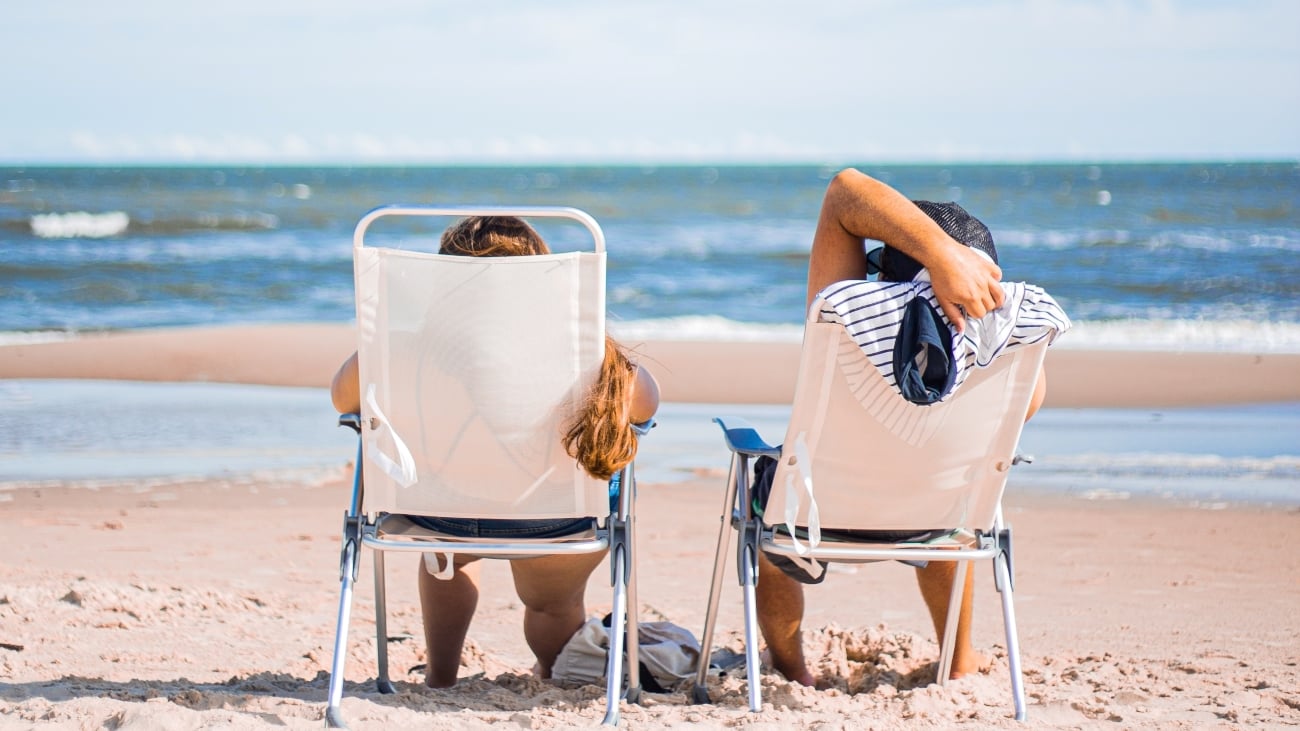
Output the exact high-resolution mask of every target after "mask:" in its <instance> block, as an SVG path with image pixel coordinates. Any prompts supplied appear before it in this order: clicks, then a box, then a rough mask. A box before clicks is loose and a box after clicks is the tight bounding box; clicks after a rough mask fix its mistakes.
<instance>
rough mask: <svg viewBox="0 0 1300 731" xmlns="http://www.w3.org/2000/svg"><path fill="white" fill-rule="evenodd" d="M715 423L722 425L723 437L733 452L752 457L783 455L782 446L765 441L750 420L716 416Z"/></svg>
mask: <svg viewBox="0 0 1300 731" xmlns="http://www.w3.org/2000/svg"><path fill="white" fill-rule="evenodd" d="M713 423H715V424H717V425H718V426H720V427H722V438H723V439H725V440H726V442H727V449H730V450H731V451H732V452H735V453H737V454H744V455H748V456H750V457H759V456H763V455H766V456H768V457H771V458H773V459H779V458H780V457H781V448H780V447H773V446H772V445H770V444H768V443H767V442H765V441H763V437H762V436H760V435H759V433H758V430H757V429H755V428H754V427H753V425H752V424H750V423H749V422H748V421H745V420H744V419H741V418H739V417H735V416H715V417H713Z"/></svg>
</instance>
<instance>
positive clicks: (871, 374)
mask: <svg viewBox="0 0 1300 731" xmlns="http://www.w3.org/2000/svg"><path fill="white" fill-rule="evenodd" d="M1046 348H1047V343H1046V341H1044V342H1043V343H1040V344H1038V345H1033V346H1029V347H1026V348H1021V349H1019V350H1015V351H1012V352H1009V353H1007V354H1004V355H1002V356H1001V357H999V358H998V359H997V360H996V361H994V363H993V364H991V365H990V366H989V367H988V368H983V369H978V370H976V371H975V372H974V373H972V374H971V375H970V377H969V378H968V379H967V380H966V382H965V384H963V385H962V387H961V389H960V390H959V391H958V392H957V393H955V394H954V395H953V396H952V397H951V398H949V399H948V400H946V401H943V402H939V403H936V404H931V405H928V406H921V405H917V404H913V403H911V402H908V401H906V400H905V399H904V398H903V397H902V396H901V395H900V394H899V393H898V391H897V390H896V389H895V388H894V387H893V386H890V385H889V384H888V383H887V382H886V381H885V380H884V378H883V377H882V376H881V375H880V371H879V370H878V369H877V368H876V367H875V366H873V365H872V364H871V363H870V362H869V361H868V360H867V359H866V357H865V356H864V355H863V353H862V350H861V349H860V348H859V347H858V346H857V344H856V343H854V342H853V340H852V339H851V338H850V337H849V335H848V334H847V333H846V332H845V330H844V328H843V327H841V326H840V325H838V324H834V323H808V325H807V327H806V330H805V333H804V345H803V352H802V356H801V362H800V368H799V380H798V383H797V385H796V390H795V402H794V408H793V410H792V412H791V417H790V426H789V428H788V430H787V433H786V438H785V443H784V449H783V457H782V459H781V462H780V463H779V465H778V467H777V472H776V475H775V476H774V480H773V485H772V487H773V489H772V496H771V499H770V501H769V503H768V509H767V510H766V511H765V513H764V515H765V519H766V521H767V522H768V523H769V524H770V525H774V524H780V523H783V522H784V516H785V509H786V504H787V498H788V497H790V496H791V495H790V491H789V490H788V488H787V484H790V485H793V486H795V487H797V488H798V489H802V488H801V485H802V482H801V481H802V480H803V477H804V472H803V471H801V470H800V466H799V465H798V457H797V455H796V454H795V449H793V448H792V447H793V445H795V444H796V442H797V441H798V440H800V439H801V438H802V441H803V442H804V444H805V445H806V447H807V452H808V454H809V455H810V456H811V457H812V470H811V477H812V481H813V491H814V496H815V499H816V501H817V506H818V509H819V512H820V525H821V527H822V528H823V529H836V528H838V529H861V530H871V529H879V530H907V529H914V528H915V529H927V530H928V529H955V528H969V529H988V528H989V527H990V526H991V525H992V523H993V517H994V513H995V511H996V510H997V506H998V503H999V501H1000V500H1001V498H1002V490H1003V488H1004V487H1005V485H1006V477H1007V470H1008V469H1009V468H1010V466H1011V460H1012V458H1013V456H1014V453H1015V448H1016V442H1017V441H1018V439H1019V437H1020V430H1021V427H1022V425H1023V421H1024V415H1025V413H1026V411H1027V409H1028V406H1029V399H1030V397H1031V396H1032V393H1033V387H1034V382H1035V379H1036V377H1037V374H1038V367H1039V364H1040V363H1041V362H1042V358H1043V355H1044V353H1045V352H1046ZM807 507H808V506H807V504H806V501H805V503H804V504H802V505H801V506H800V509H799V514H798V515H799V518H798V521H797V522H798V524H800V525H806V524H807Z"/></svg>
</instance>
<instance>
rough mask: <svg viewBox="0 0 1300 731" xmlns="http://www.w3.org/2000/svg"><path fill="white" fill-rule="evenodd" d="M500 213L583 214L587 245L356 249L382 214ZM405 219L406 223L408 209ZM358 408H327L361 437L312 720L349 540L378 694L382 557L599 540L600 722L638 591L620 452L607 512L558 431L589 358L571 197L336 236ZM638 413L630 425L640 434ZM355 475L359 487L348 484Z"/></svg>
mask: <svg viewBox="0 0 1300 731" xmlns="http://www.w3.org/2000/svg"><path fill="white" fill-rule="evenodd" d="M468 215H514V216H519V217H523V218H528V219H537V218H541V217H550V218H565V219H570V220H572V221H576V222H578V223H580V224H582V225H583V226H585V227H586V229H587V231H588V232H589V233H590V235H591V237H592V238H593V240H594V244H595V246H594V251H592V252H574V253H564V254H552V255H545V256H515V257H466V256H439V255H437V254H430V253H423V252H414V251H404V250H398V249H391V248H379V247H375V246H367V245H366V244H365V237H366V232H367V229H368V228H369V227H370V225H371V224H372V223H374V222H375V221H376V220H377V219H380V218H383V217H393V216H400V217H411V216H441V217H448V216H456V217H461V216H468ZM408 221H409V219H408ZM353 252H354V259H355V262H354V263H355V270H356V271H355V275H356V297H357V328H358V333H359V338H358V349H357V352H358V359H359V366H360V385H361V396H362V408H361V413H360V414H356V415H345V416H343V417H342V418H341V419H340V423H341V424H346V425H349V426H351V427H352V428H354V429H356V430H357V431H358V433H359V434H360V442H359V445H358V448H357V459H356V467H355V471H354V479H353V489H352V500H351V505H350V507H349V508H348V511H347V513H346V515H345V518H344V524H343V549H342V566H341V573H342V576H341V580H342V592H341V596H340V599H339V613H338V626H337V630H336V639H335V645H334V657H333V662H332V664H331V668H330V687H329V700H328V705H327V708H326V722H327V725H329V726H333V727H343V726H344V723H343V718H342V715H341V709H340V703H341V700H342V694H343V680H344V674H343V664H344V659H345V657H346V655H347V633H348V620H349V615H350V611H351V603H352V589H353V583H354V582H355V581H356V577H357V569H358V565H359V561H360V551H361V549H362V548H370V549H373V550H374V560H375V566H374V568H375V623H376V632H377V635H378V637H377V648H378V660H379V672H378V678H377V684H378V688H379V690H380V692H383V693H392V692H394V688H393V685H392V683H391V681H390V680H389V676H388V657H387V645H388V637H387V626H386V608H385V589H384V584H385V581H384V579H385V577H384V553H385V552H386V551H417V552H433V553H437V554H442V555H444V556H447V558H448V561H449V560H450V555H451V554H457V553H461V554H472V555H477V556H484V557H488V558H519V557H528V556H541V555H554V554H579V553H591V552H597V551H605V550H606V549H608V550H609V556H610V566H611V580H612V583H613V586H614V592H613V617H614V621H613V622H612V626H611V635H612V638H611V642H610V645H611V651H610V652H609V659H608V665H607V668H606V670H607V676H606V677H607V680H608V683H607V688H606V705H607V711H606V715H605V723H606V724H616V723H617V722H618V714H619V699H620V697H625V698H627V699H628V700H629V701H631V702H635V701H637V700H638V696H639V693H640V685H639V678H638V674H637V673H635V672H632V673H628V676H629V678H628V681H627V688H626V691H625V692H622V691H623V678H624V672H623V667H624V666H623V659H624V648H626V654H627V661H628V667H632V668H635V667H637V662H638V658H637V652H638V647H637V631H636V628H637V626H638V621H637V597H636V580H635V572H634V570H633V551H632V544H633V507H634V505H635V496H636V495H635V493H636V481H635V475H634V471H633V468H632V466H631V465H629V466H628V467H626V468H625V469H624V470H623V471H622V473H621V485H622V489H621V491H620V498H619V500H618V502H617V505H616V506H615V507H614V508H613V509H611V505H610V498H609V486H608V485H607V484H606V483H605V482H604V481H602V480H596V479H593V478H591V477H590V476H589V475H587V473H586V472H584V471H583V470H582V469H580V468H579V467H578V465H577V464H576V463H575V461H574V460H573V459H572V458H571V457H569V456H568V455H567V454H566V453H565V451H564V447H563V446H562V444H561V435H562V428H563V426H564V425H565V423H566V421H567V419H568V417H569V416H570V415H571V414H572V413H573V410H574V408H575V407H576V406H577V405H578V404H579V403H580V402H581V401H582V399H583V397H584V395H585V393H586V390H587V388H588V386H589V385H590V384H591V383H592V382H593V381H594V379H595V378H596V376H597V374H598V373H599V370H600V366H601V363H602V360H603V358H604V354H605V252H604V235H603V233H602V232H601V229H600V227H599V225H598V224H597V223H596V221H595V220H594V219H592V218H591V217H590V216H589V215H587V214H586V213H583V212H582V211H578V210H576V209H572V208H510V209H507V208H496V207H489V208H411V207H386V208H379V209H376V210H374V211H372V212H370V213H369V214H367V215H366V216H365V217H364V218H362V219H361V221H360V222H359V223H358V225H357V227H356V232H355V234H354V238H353ZM649 427H650V424H645V425H642V428H639V429H638V433H640V434H644V433H645V430H647V429H648V428H649ZM363 485H364V488H363ZM407 515H423V516H442V517H452V518H513V519H561V518H584V517H590V518H592V519H593V520H592V528H591V530H589V531H587V532H586V533H583V534H579V535H576V536H569V537H565V538H557V539H519V540H491V539H463V538H457V537H453V536H447V535H443V534H439V533H434V532H432V531H429V530H425V529H423V528H420V527H418V526H416V525H415V524H413V523H412V522H411V521H410V520H408V519H407V518H406V517H404V516H407Z"/></svg>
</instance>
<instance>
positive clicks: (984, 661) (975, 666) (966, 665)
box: [948, 650, 993, 680]
mask: <svg viewBox="0 0 1300 731" xmlns="http://www.w3.org/2000/svg"><path fill="white" fill-rule="evenodd" d="M992 667H993V658H991V657H989V656H988V655H985V654H984V653H982V652H975V651H973V650H972V651H971V652H968V653H965V657H964V658H961V662H960V663H958V658H953V660H952V671H951V672H949V673H948V678H949V679H950V680H957V679H958V678H964V677H966V676H967V675H975V674H977V673H987V672H988V671H989V669H990V668H992Z"/></svg>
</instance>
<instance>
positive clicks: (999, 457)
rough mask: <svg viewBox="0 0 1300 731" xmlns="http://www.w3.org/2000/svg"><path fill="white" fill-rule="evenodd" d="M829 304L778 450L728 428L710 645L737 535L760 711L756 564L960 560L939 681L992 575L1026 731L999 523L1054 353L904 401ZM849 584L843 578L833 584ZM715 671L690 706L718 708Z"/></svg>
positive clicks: (753, 696)
mask: <svg viewBox="0 0 1300 731" xmlns="http://www.w3.org/2000/svg"><path fill="white" fill-rule="evenodd" d="M820 309H821V308H820V302H819V303H815V304H814V306H813V307H812V308H811V310H810V311H811V313H813V314H812V315H811V316H810V318H809V321H808V323H807V325H806V327H805V330H804V340H803V346H802V348H801V355H800V365H799V374H798V381H797V383H796V388H795V397H794V404H793V408H792V410H791V414H790V421H789V426H788V428H787V430H786V434H785V441H784V443H783V444H782V446H773V445H771V444H769V443H768V442H766V441H765V440H764V439H763V438H762V436H760V435H759V434H758V432H757V431H756V430H755V429H754V428H753V427H752V426H750V425H749V424H747V423H745V422H744V421H743V420H739V419H732V418H726V417H719V418H716V419H714V421H715V422H717V423H718V425H719V426H721V428H722V431H723V436H724V438H725V441H726V445H727V448H728V449H729V450H730V452H731V468H730V471H729V474H728V477H727V486H726V490H725V497H724V499H723V508H722V525H721V528H720V531H719V534H718V543H717V554H716V556H715V559H714V567H713V578H712V583H711V586H710V588H709V599H708V608H707V611H706V615H705V626H704V634H703V637H702V638H701V646H702V647H705V648H708V647H710V646H711V643H712V641H713V633H714V630H715V626H716V621H717V614H718V603H719V596H720V592H721V588H722V581H723V578H724V573H725V561H726V559H725V556H724V554H726V552H727V549H728V546H729V541H730V535H731V531H732V530H733V529H734V530H735V531H736V532H737V534H738V539H737V549H736V557H735V560H736V565H737V569H738V573H739V580H740V584H741V587H742V593H743V597H744V643H745V665H746V672H747V674H748V675H747V677H748V686H749V687H748V692H749V707H750V709H751V710H752V711H755V712H756V711H758V710H759V708H760V706H761V698H760V689H759V677H758V676H759V667H760V666H759V657H758V642H759V640H758V624H757V614H756V608H755V591H754V586H755V583H756V581H757V579H758V552H759V551H760V550H761V551H768V552H771V553H775V554H779V555H783V556H787V557H794V558H795V559H796V560H804V559H809V558H814V557H815V558H817V559H820V560H822V561H825V562H828V563H834V562H861V561H877V560H897V561H956V562H958V568H957V577H956V580H955V582H954V584H953V587H954V590H953V593H952V598H951V601H950V611H949V612H948V623H947V627H946V628H945V630H944V635H943V641H942V643H941V657H940V661H939V668H938V682H939V683H940V684H943V683H944V682H946V680H947V678H948V675H949V672H950V670H951V664H952V645H953V639H954V637H955V634H956V629H957V617H958V614H959V609H960V604H961V599H962V587H964V586H965V578H966V571H967V569H968V565H969V564H970V562H972V561H977V560H987V561H992V562H993V568H994V579H995V584H996V586H997V589H998V591H999V592H1001V595H1002V614H1003V622H1004V624H1005V627H1006V639H1007V656H1008V658H1009V662H1010V665H1011V688H1012V698H1013V701H1014V706H1015V715H1016V718H1017V719H1021V720H1023V719H1024V715H1025V710H1024V690H1023V682H1022V679H1021V672H1020V654H1019V642H1018V639H1017V635H1016V620H1015V609H1014V606H1013V603H1012V579H1011V529H1010V528H1009V527H1008V526H1006V525H1005V524H1004V522H1003V520H1002V514H1001V500H1002V492H1003V488H1004V487H1005V485H1006V479H1007V472H1008V470H1009V469H1010V468H1011V466H1012V465H1013V464H1015V463H1016V462H1017V461H1019V459H1020V458H1019V457H1018V456H1017V455H1016V443H1017V441H1018V439H1019V437H1020V431H1021V427H1022V425H1023V422H1024V418H1025V413H1026V410H1027V408H1028V405H1029V402H1030V398H1031V396H1032V394H1033V390H1034V383H1035V380H1036V377H1037V375H1038V372H1039V366H1040V365H1041V363H1042V361H1043V357H1044V354H1045V352H1046V349H1047V340H1046V339H1044V340H1043V341H1042V342H1039V343H1036V344H1034V345H1030V346H1027V347H1022V348H1019V349H1016V350H1012V351H1010V352H1006V353H1004V354H1003V355H1001V356H999V357H998V358H997V359H996V360H994V361H993V363H992V364H990V365H989V366H988V367H986V368H977V369H975V371H974V372H973V373H971V374H970V375H969V377H968V378H967V379H966V381H965V383H964V385H962V386H961V388H960V390H958V391H957V392H955V393H953V394H952V395H951V397H950V398H948V399H947V400H944V401H940V402H938V403H934V404H930V405H927V406H921V405H917V404H914V403H911V402H909V401H907V400H905V399H904V398H903V397H902V396H901V395H900V394H899V391H898V389H897V388H895V387H894V386H893V385H891V384H890V383H888V382H887V381H886V380H885V378H884V377H883V376H882V375H881V373H880V371H879V370H878V369H877V368H876V367H875V366H873V365H872V364H871V362H870V361H868V360H867V358H866V356H864V355H863V352H862V350H861V348H859V347H858V345H857V344H856V343H855V342H854V341H853V340H852V338H851V337H850V336H849V334H848V333H847V331H846V330H845V329H844V327H843V326H841V325H839V324H838V323H829V322H818V321H817V313H818V312H819V311H820ZM764 455H766V456H769V457H772V458H773V459H776V460H777V467H776V472H775V475H774V478H773V482H772V489H771V493H770V498H769V500H768V503H767V505H766V509H765V510H763V511H762V515H761V516H760V515H756V512H757V511H756V510H755V509H754V505H753V496H752V494H751V493H752V487H751V477H750V472H751V460H754V459H756V458H758V457H760V456H764ZM834 529H838V530H855V531H864V530H887V531H906V530H912V529H916V530H918V531H920V530H932V529H943V530H947V529H951V530H950V532H947V533H945V534H944V535H943V536H942V537H940V538H937V539H932V540H931V541H929V542H927V543H874V542H867V541H862V542H851V541H841V540H829V539H826V540H821V541H820V542H818V540H817V536H816V533H817V532H818V531H819V530H834ZM837 578H847V577H837ZM707 666H708V663H706V662H701V663H700V667H699V668H698V672H697V675H696V679H695V687H694V688H693V691H692V695H693V700H694V701H695V702H697V703H708V702H709V696H708V692H707V689H706V686H705V681H706V678H707V672H708V667H707Z"/></svg>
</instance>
